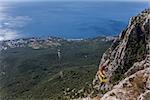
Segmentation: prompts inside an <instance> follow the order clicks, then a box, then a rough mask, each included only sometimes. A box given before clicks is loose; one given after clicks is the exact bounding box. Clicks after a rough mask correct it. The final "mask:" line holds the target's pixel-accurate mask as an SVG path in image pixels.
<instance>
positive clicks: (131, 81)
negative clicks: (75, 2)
mask: <svg viewBox="0 0 150 100" xmlns="http://www.w3.org/2000/svg"><path fill="white" fill-rule="evenodd" d="M104 64H105V66H106V68H105V73H106V77H107V82H106V83H102V82H101V81H100V79H99V77H98V74H99V71H98V72H97V75H96V77H95V79H94V81H93V86H94V89H95V91H98V92H97V95H96V98H97V99H98V98H99V99H100V98H101V97H102V98H101V100H150V8H149V9H146V10H144V11H143V12H141V13H140V14H138V15H137V16H135V17H132V19H131V21H130V23H129V25H128V27H127V28H126V29H125V30H124V31H122V33H121V34H120V36H119V38H118V39H116V40H115V41H114V43H113V44H112V46H111V47H110V48H109V49H108V50H107V51H106V52H105V53H104V55H103V57H102V59H101V62H100V66H99V70H101V68H102V66H103V65H104Z"/></svg>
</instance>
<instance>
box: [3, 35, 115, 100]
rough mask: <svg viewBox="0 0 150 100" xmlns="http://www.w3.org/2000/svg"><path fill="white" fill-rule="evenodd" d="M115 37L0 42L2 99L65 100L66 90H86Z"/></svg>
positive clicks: (28, 39)
mask: <svg viewBox="0 0 150 100" xmlns="http://www.w3.org/2000/svg"><path fill="white" fill-rule="evenodd" d="M114 38H115V37H96V38H93V39H84V40H83V39H78V40H73V39H69V40H66V39H62V38H56V37H48V38H26V39H16V40H7V41H0V46H1V51H0V100H43V99H44V100H58V99H60V100H61V99H63V98H64V93H63V92H64V91H65V90H68V91H78V90H80V89H82V87H84V85H85V83H92V80H93V77H94V75H95V73H96V70H97V65H98V63H99V58H100V57H101V56H102V54H103V53H104V51H105V50H106V49H107V48H108V47H109V46H110V45H111V43H112V41H113V39H114ZM59 53H60V58H58V55H59ZM61 73H63V77H62V74H61ZM78 84H80V85H78Z"/></svg>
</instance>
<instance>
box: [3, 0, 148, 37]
mask: <svg viewBox="0 0 150 100" xmlns="http://www.w3.org/2000/svg"><path fill="white" fill-rule="evenodd" d="M148 7H149V4H148V2H96V1H95V2H94V1H93V2H92V1H89V2H85V1H84V2H79V1H73V2H62V1H61V2H58V1H56V2H55V1H51V2H5V3H4V2H3V3H0V40H6V39H14V38H20V37H33V36H35V37H39V36H42V37H44V36H57V37H63V38H70V39H79V38H92V37H96V36H100V35H111V36H112V35H118V34H119V33H120V32H121V31H122V29H124V28H125V27H126V26H127V25H128V21H129V19H130V18H131V17H132V16H135V15H137V14H138V13H139V12H140V11H142V10H144V9H145V8H148Z"/></svg>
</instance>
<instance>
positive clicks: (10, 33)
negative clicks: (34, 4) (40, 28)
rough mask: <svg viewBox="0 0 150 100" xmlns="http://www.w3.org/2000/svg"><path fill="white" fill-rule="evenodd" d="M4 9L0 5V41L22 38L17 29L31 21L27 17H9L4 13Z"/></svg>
mask: <svg viewBox="0 0 150 100" xmlns="http://www.w3.org/2000/svg"><path fill="white" fill-rule="evenodd" d="M5 11H6V12H7V9H6V7H3V6H2V5H0V41H2V40H11V39H16V38H19V37H21V36H22V34H21V32H20V31H19V30H18V29H19V28H22V27H24V26H25V25H27V23H28V22H29V21H30V20H31V18H29V17H28V16H10V15H8V14H6V13H5Z"/></svg>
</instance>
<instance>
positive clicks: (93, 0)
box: [0, 0, 149, 2]
mask: <svg viewBox="0 0 150 100" xmlns="http://www.w3.org/2000/svg"><path fill="white" fill-rule="evenodd" d="M0 1H138V2H139V1H140V2H141V1H149V0H0Z"/></svg>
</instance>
